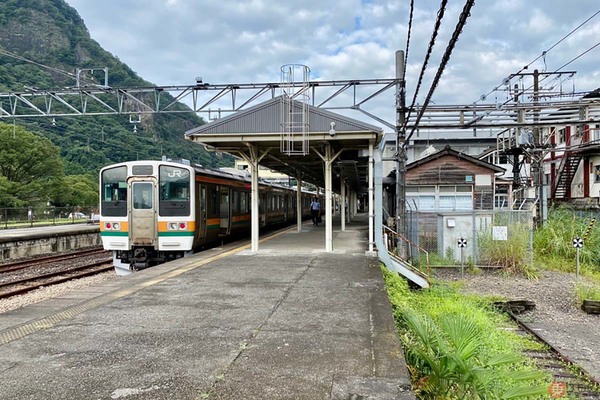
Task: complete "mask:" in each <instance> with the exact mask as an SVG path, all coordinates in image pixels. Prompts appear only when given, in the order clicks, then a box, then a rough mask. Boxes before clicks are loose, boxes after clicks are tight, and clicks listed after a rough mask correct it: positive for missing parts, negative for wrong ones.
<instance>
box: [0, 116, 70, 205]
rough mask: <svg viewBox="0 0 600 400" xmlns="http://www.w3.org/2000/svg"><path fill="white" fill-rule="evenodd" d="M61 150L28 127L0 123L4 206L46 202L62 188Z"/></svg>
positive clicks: (0, 180)
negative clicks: (60, 183)
mask: <svg viewBox="0 0 600 400" xmlns="http://www.w3.org/2000/svg"><path fill="white" fill-rule="evenodd" d="M63 176H64V165H63V161H62V159H61V157H60V149H59V148H58V147H56V146H54V145H53V144H52V142H50V141H49V140H48V139H46V138H43V137H40V136H37V135H35V134H34V133H31V132H29V131H27V130H26V129H24V128H22V127H19V126H14V125H7V124H4V123H0V187H1V188H2V189H4V190H3V192H4V194H3V196H0V206H1V207H24V206H28V205H35V204H45V203H46V202H48V201H52V200H53V199H54V197H56V195H57V194H58V193H60V192H61V191H62V187H61V186H60V185H59V182H60V180H61V179H62V178H63Z"/></svg>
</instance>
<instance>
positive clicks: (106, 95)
mask: <svg viewBox="0 0 600 400" xmlns="http://www.w3.org/2000/svg"><path fill="white" fill-rule="evenodd" d="M397 82H398V79H397V78H390V79H364V80H356V79H355V80H340V81H331V80H330V81H309V82H306V83H304V86H302V85H301V83H300V82H290V83H289V84H288V85H289V86H290V87H297V88H302V89H301V90H302V93H304V92H305V91H306V90H311V91H313V92H314V91H319V92H321V93H323V94H322V95H323V97H325V96H328V97H327V98H326V100H325V101H321V100H319V101H318V102H320V103H321V104H320V105H319V107H321V108H324V109H331V107H327V105H329V104H331V102H332V100H333V99H335V98H336V97H339V95H340V94H342V93H343V92H345V91H347V90H348V89H349V88H354V89H355V93H354V96H353V99H352V100H350V101H349V100H348V99H347V98H343V99H341V100H340V101H339V102H338V103H339V104H336V108H342V109H356V105H357V104H358V105H362V104H364V103H365V102H366V101H368V100H370V99H372V98H373V97H375V96H378V95H380V94H381V93H382V92H384V91H385V90H387V89H389V88H390V87H392V86H394V85H396V84H397ZM280 85H281V84H280V82H266V83H240V84H208V83H196V84H193V85H176V86H143V87H110V86H81V87H70V88H61V89H56V90H37V91H31V92H9V93H0V119H2V118H26V117H39V116H48V112H45V111H44V110H43V109H41V108H40V107H39V106H38V105H36V102H35V101H33V99H36V98H43V99H45V101H46V104H51V103H52V102H56V104H58V103H60V105H61V106H60V107H58V108H57V107H53V108H52V116H57V117H58V116H80V115H114V114H128V113H130V112H131V110H130V109H127V108H126V105H127V102H131V103H132V104H135V105H136V107H137V108H138V110H136V112H137V113H140V114H154V113H189V112H196V113H207V114H208V113H210V112H211V110H210V109H209V108H208V107H209V106H210V105H213V104H215V103H218V104H220V103H223V106H222V107H220V111H221V112H223V113H232V112H236V111H240V110H243V109H245V108H248V107H250V106H251V105H253V103H254V102H255V101H256V100H257V99H258V98H259V97H261V96H264V95H266V94H267V93H268V92H269V91H270V92H271V93H270V96H271V97H272V98H274V97H276V90H275V89H277V88H280ZM358 86H360V87H361V88H365V90H364V91H361V93H360V96H358V93H357V90H356V88H357V87H358ZM377 86H379V88H380V90H376V91H374V92H373V91H370V90H369V89H370V88H372V87H377ZM332 87H333V88H337V89H336V91H335V93H334V94H333V95H331V94H330V93H329V92H327V91H325V90H324V89H325V88H332ZM240 90H244V91H245V92H248V93H249V96H248V97H247V98H246V97H244V98H242V99H238V94H239V91H240ZM215 91H217V92H218V93H217V94H216V95H215V94H214V93H213V92H215ZM299 91H300V90H299ZM209 92H210V93H209ZM165 93H168V94H170V95H171V96H172V97H173V98H169V101H168V102H165V105H162V104H161V100H162V98H164V96H165ZM229 93H231V96H229V98H227V97H226V96H225V95H227V94H229ZM205 94H206V95H208V94H209V96H206V95H205ZM311 97H312V98H313V99H314V97H315V96H311ZM189 98H191V102H190V103H192V106H191V107H190V108H192V109H187V110H185V109H174V108H173V106H174V104H176V103H177V102H182V104H185V102H184V101H185V100H186V99H189ZM3 102H5V103H4V104H6V103H8V104H10V107H2V104H3ZM88 102H89V104H92V102H93V104H95V105H96V106H98V107H96V108H94V109H93V111H90V107H88ZM348 102H351V104H347V103H348ZM236 103H240V104H236ZM67 104H68V105H70V106H68V105H67ZM338 106H339V107H338Z"/></svg>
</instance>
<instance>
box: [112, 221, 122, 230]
mask: <svg viewBox="0 0 600 400" xmlns="http://www.w3.org/2000/svg"><path fill="white" fill-rule="evenodd" d="M113 229H114V230H115V231H118V230H119V229H121V224H119V223H118V222H115V223H113Z"/></svg>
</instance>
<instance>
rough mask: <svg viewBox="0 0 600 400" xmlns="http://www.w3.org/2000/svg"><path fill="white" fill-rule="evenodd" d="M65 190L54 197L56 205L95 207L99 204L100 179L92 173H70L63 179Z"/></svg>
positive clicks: (62, 185)
mask: <svg viewBox="0 0 600 400" xmlns="http://www.w3.org/2000/svg"><path fill="white" fill-rule="evenodd" d="M61 187H62V188H63V190H62V191H61V193H59V194H58V195H57V197H55V199H54V205H56V206H61V207H65V206H71V207H73V206H80V207H95V206H97V205H98V179H97V178H96V177H93V176H91V175H69V176H65V177H64V179H63V180H62V183H61Z"/></svg>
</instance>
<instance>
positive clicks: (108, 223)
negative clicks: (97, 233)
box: [104, 222, 112, 229]
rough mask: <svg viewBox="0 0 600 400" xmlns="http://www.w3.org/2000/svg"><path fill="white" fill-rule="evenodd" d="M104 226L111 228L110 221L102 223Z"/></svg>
mask: <svg viewBox="0 0 600 400" xmlns="http://www.w3.org/2000/svg"><path fill="white" fill-rule="evenodd" d="M104 227H105V228H106V229H112V225H111V223H110V222H107V223H106V224H104Z"/></svg>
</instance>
